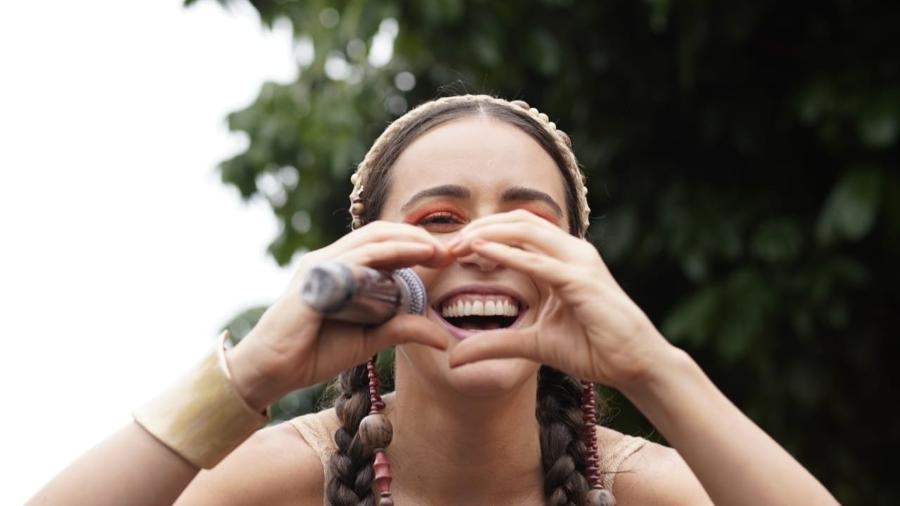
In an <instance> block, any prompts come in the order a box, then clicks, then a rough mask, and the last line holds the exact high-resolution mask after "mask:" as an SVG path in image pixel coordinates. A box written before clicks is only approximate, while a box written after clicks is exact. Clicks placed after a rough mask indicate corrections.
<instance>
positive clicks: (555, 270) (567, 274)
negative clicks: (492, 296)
mask: <svg viewBox="0 0 900 506" xmlns="http://www.w3.org/2000/svg"><path fill="white" fill-rule="evenodd" d="M471 248H472V251H474V252H475V253H478V254H479V255H481V256H483V257H485V258H487V259H489V260H493V261H495V262H497V263H499V264H500V265H502V266H504V267H509V268H511V269H514V270H517V271H519V272H522V273H525V274H529V275H531V276H532V277H534V278H535V279H538V280H541V281H543V282H545V283H547V284H549V285H550V286H554V287H558V286H563V285H565V284H567V283H570V282H571V281H572V273H571V267H570V265H569V264H568V263H566V262H563V261H560V260H558V259H556V258H553V257H551V256H548V255H543V254H541V253H535V252H533V251H525V250H522V249H518V248H514V247H512V246H507V245H506V244H501V243H498V242H491V241H484V240H481V239H476V240H474V241H472V243H471Z"/></svg>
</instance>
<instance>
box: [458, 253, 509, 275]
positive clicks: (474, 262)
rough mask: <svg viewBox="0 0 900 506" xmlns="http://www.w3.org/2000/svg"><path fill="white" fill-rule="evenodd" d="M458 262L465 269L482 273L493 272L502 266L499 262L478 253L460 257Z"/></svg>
mask: <svg viewBox="0 0 900 506" xmlns="http://www.w3.org/2000/svg"><path fill="white" fill-rule="evenodd" d="M457 261H458V262H459V265H461V266H463V267H466V268H474V269H478V270H479V271H481V272H493V271H495V270H497V269H498V268H499V267H500V264H498V263H497V262H495V261H493V260H491V259H489V258H485V257H483V256H481V255H479V254H478V253H470V254H468V255H466V256H464V257H459V258H458V259H457Z"/></svg>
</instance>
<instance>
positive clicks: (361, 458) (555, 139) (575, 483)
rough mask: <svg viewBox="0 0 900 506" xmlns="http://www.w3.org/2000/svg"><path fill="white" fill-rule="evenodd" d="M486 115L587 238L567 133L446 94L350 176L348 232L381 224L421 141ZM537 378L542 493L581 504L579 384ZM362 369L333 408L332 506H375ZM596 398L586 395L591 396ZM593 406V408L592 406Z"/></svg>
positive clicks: (557, 502) (543, 375)
mask: <svg viewBox="0 0 900 506" xmlns="http://www.w3.org/2000/svg"><path fill="white" fill-rule="evenodd" d="M473 115H485V116H490V117H492V118H496V119H498V120H501V121H504V122H507V123H510V124H512V125H514V126H516V127H518V128H520V129H521V130H522V131H524V132H525V133H526V134H528V135H529V136H530V137H531V138H532V139H534V140H535V141H536V142H537V143H538V144H539V145H540V146H541V147H542V148H543V149H544V150H545V151H546V152H547V153H548V154H549V155H550V156H551V158H552V159H553V161H554V162H555V163H556V165H557V166H558V167H559V168H560V172H561V173H562V175H563V179H564V181H565V188H566V209H567V213H568V215H569V216H570V233H571V234H573V235H576V236H579V237H584V235H585V233H586V231H587V224H588V223H587V217H588V214H589V211H590V210H589V208H588V205H587V198H586V187H585V180H584V174H583V173H582V172H581V170H580V169H579V167H578V164H577V161H576V160H575V156H574V153H573V152H572V143H571V140H570V139H569V137H568V135H566V134H565V133H564V132H562V131H561V130H557V129H556V125H554V124H553V123H552V122H549V120H548V118H547V116H546V115H543V114H540V113H538V112H537V110H536V109H532V108H529V107H528V105H527V104H525V103H524V102H520V101H516V102H507V101H505V100H502V99H498V98H495V97H490V96H486V95H463V96H455V97H444V98H441V99H438V100H434V101H431V102H427V103H425V104H422V105H420V106H419V107H417V108H415V109H413V110H411V111H410V112H408V113H407V114H405V115H404V116H402V117H400V118H398V119H397V120H396V121H394V122H393V123H392V124H391V125H390V126H389V127H388V128H387V129H386V130H385V131H384V132H383V133H382V134H381V136H379V138H378V139H377V140H376V141H375V143H374V144H373V146H372V148H371V149H370V150H369V152H368V153H367V154H366V157H365V158H364V159H363V161H362V162H361V163H360V165H359V167H358V169H357V171H356V173H355V174H354V175H353V176H352V177H351V182H352V183H353V185H354V188H353V192H352V193H351V195H350V199H351V206H350V214H351V227H352V228H358V227H360V226H362V225H364V224H365V223H369V222H372V221H375V220H377V219H378V217H379V215H380V214H381V210H382V207H383V205H384V201H385V198H386V196H387V193H388V189H389V187H390V184H391V180H390V174H391V172H390V169H391V167H392V166H393V164H394V162H395V161H396V160H397V158H398V157H399V156H400V154H401V153H402V152H403V151H404V150H405V149H406V148H407V147H408V146H409V145H410V144H411V143H412V142H413V141H414V140H415V139H417V138H418V137H419V136H421V135H422V134H424V133H425V132H427V131H428V130H430V129H433V128H435V127H437V126H439V125H442V124H444V123H447V122H449V121H452V120H454V119H458V118H462V117H466V116H473ZM538 374H539V376H538V393H537V405H536V417H537V419H538V422H539V425H540V436H539V437H540V444H541V465H542V468H543V471H544V496H545V499H546V502H547V504H549V505H551V506H570V505H571V506H581V505H584V504H586V502H587V497H588V491H589V489H590V482H589V479H588V472H589V470H590V468H589V466H590V465H591V464H590V462H589V459H588V458H587V455H586V454H587V452H588V450H589V448H588V447H587V446H586V445H585V442H584V439H583V437H584V433H585V421H584V416H583V414H584V413H583V408H582V403H583V399H584V397H583V390H582V386H581V382H580V381H579V380H578V379H576V378H573V377H571V376H567V375H565V374H563V373H562V372H560V371H558V370H555V369H553V368H551V367H548V366H542V367H541V369H540V371H539V373H538ZM367 380H368V377H367V367H366V364H362V365H359V366H356V367H353V368H352V369H349V370H347V371H344V372H343V373H341V375H340V376H339V379H338V387H337V391H338V396H337V398H336V400H335V411H336V414H337V416H338V419H339V420H340V428H339V429H338V430H337V431H336V432H335V434H334V440H335V444H336V447H337V448H336V451H335V453H334V455H333V456H332V458H331V461H330V462H329V471H330V473H329V474H330V478H329V480H328V483H327V484H326V495H327V498H328V501H329V502H330V503H331V505H332V506H358V505H365V506H374V505H375V504H376V498H377V497H376V494H375V492H374V491H373V483H374V481H375V473H374V471H373V462H374V460H375V456H374V454H373V451H372V450H371V449H368V448H367V447H366V445H364V444H363V443H362V441H361V437H360V433H359V425H360V421H361V420H362V419H363V418H364V417H365V416H366V415H367V414H369V412H370V410H371V400H370V395H369V394H370V392H369V389H368V387H369V385H368V381H367ZM592 398H593V397H591V399H592ZM591 409H593V407H592V408H591Z"/></svg>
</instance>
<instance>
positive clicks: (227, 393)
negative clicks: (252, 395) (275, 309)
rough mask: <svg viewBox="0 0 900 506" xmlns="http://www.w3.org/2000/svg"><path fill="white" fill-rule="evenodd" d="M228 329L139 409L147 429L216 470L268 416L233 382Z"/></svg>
mask: <svg viewBox="0 0 900 506" xmlns="http://www.w3.org/2000/svg"><path fill="white" fill-rule="evenodd" d="M227 340H228V330H225V331H223V332H222V334H220V335H219V339H218V346H217V348H216V350H215V351H212V352H210V353H209V354H208V355H207V356H206V358H204V359H203V361H202V362H200V364H198V365H197V366H196V367H194V368H193V369H192V370H191V371H190V372H189V373H188V374H187V375H185V376H184V377H183V378H181V380H179V381H178V382H177V383H175V384H174V385H172V386H170V387H169V388H168V389H166V390H164V391H163V392H162V393H161V394H159V395H157V396H156V397H155V398H153V399H152V400H150V401H149V402H147V403H146V404H144V405H143V406H141V407H139V408H138V409H136V410H135V411H134V412H133V413H132V416H133V417H134V420H135V421H136V422H137V423H138V424H140V425H141V426H142V427H144V429H146V430H147V432H149V433H150V434H152V435H153V436H154V437H155V438H156V439H158V440H159V441H160V442H161V443H163V444H164V445H166V446H168V447H169V448H170V449H172V451H174V452H175V453H177V454H178V455H181V456H182V457H183V458H184V459H186V460H187V461H188V462H190V463H192V464H194V465H195V466H197V467H199V468H203V469H211V468H213V467H214V466H215V465H216V464H218V463H219V462H220V461H221V460H222V459H224V458H225V456H226V455H228V454H229V453H231V452H232V451H233V450H234V449H235V448H237V447H238V446H239V445H240V444H241V443H243V442H244V441H245V440H246V439H247V438H249V437H250V436H251V435H252V434H253V433H254V432H256V431H257V430H259V429H261V428H262V427H264V426H265V425H266V423H267V422H268V421H269V418H270V417H269V412H268V410H267V411H266V413H259V412H256V411H254V410H253V409H252V408H251V407H250V406H249V405H248V404H247V402H246V401H245V400H244V398H243V397H241V395H240V394H239V393H238V391H237V389H236V388H235V386H234V384H233V383H232V382H231V373H230V372H229V370H228V363H227V362H226V361H225V343H226V341H227Z"/></svg>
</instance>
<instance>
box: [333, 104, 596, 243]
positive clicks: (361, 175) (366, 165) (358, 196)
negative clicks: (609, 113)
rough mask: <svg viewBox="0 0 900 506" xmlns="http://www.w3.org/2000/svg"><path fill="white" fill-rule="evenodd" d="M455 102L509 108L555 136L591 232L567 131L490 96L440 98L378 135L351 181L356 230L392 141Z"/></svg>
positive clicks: (581, 233)
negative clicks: (377, 165)
mask: <svg viewBox="0 0 900 506" xmlns="http://www.w3.org/2000/svg"><path fill="white" fill-rule="evenodd" d="M455 103H476V104H477V103H483V104H488V103H489V104H497V105H501V106H504V107H508V108H509V109H510V110H512V111H515V113H516V114H519V115H520V116H523V117H527V118H530V119H532V120H536V121H534V122H535V123H536V124H538V125H540V126H541V127H542V128H544V129H545V130H546V131H547V132H549V133H550V134H551V137H552V138H553V139H555V141H556V147H557V149H558V150H559V152H560V153H562V155H563V158H564V160H565V167H563V168H562V170H564V171H566V172H567V173H568V175H569V176H571V180H572V181H577V182H579V183H581V191H577V192H575V193H576V195H575V205H576V211H577V212H578V213H579V215H580V216H581V226H580V227H579V230H578V231H577V232H578V236H579V237H584V235H585V233H586V232H587V227H588V218H589V216H590V211H591V210H590V207H589V206H588V202H587V191H588V190H587V186H586V185H585V176H584V173H583V172H582V171H581V169H580V168H579V166H578V161H577V160H576V159H575V154H574V152H573V151H572V140H571V139H570V138H569V136H568V135H567V134H566V133H565V132H563V131H562V130H559V129H558V128H556V123H554V122H552V121H550V118H548V117H547V115H546V114H544V113H542V112H539V111H538V110H537V109H535V108H534V107H529V106H528V104H527V103H526V102H523V101H521V100H514V101H508V100H503V99H501V98H496V97H492V96H489V95H459V96H453V97H444V98H440V99H437V100H433V101H430V102H426V103H424V104H422V105H419V106H418V107H416V108H414V109H412V110H410V111H409V112H407V113H406V114H404V115H403V116H401V117H399V118H397V119H396V120H395V121H394V122H393V123H391V124H390V125H389V126H388V127H387V128H386V129H385V130H384V132H382V133H381V135H380V136H378V139H376V140H375V143H374V144H372V147H371V149H369V152H368V153H366V156H365V158H363V161H362V162H360V164H359V166H357V168H356V172H354V173H353V175H352V176H350V182H351V183H352V184H353V191H352V192H350V215H351V217H352V220H353V221H352V223H351V228H353V229H356V228H359V227H361V226H362V224H363V223H362V215H363V210H364V209H365V203H364V200H365V198H364V194H363V192H364V191H365V185H366V180H367V179H368V177H369V174H370V172H371V171H372V166H373V165H374V161H375V159H377V158H378V157H379V156H380V155H381V153H382V152H383V151H384V149H385V147H386V146H387V145H388V144H389V142H390V140H391V139H393V138H394V137H395V135H396V134H397V133H398V132H399V131H401V130H402V129H403V128H405V127H406V126H408V125H409V124H410V123H411V122H412V121H414V120H415V119H416V118H418V117H420V116H422V115H426V114H428V113H429V112H431V111H433V110H435V109H438V108H440V107H443V106H446V105H449V104H455Z"/></svg>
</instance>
